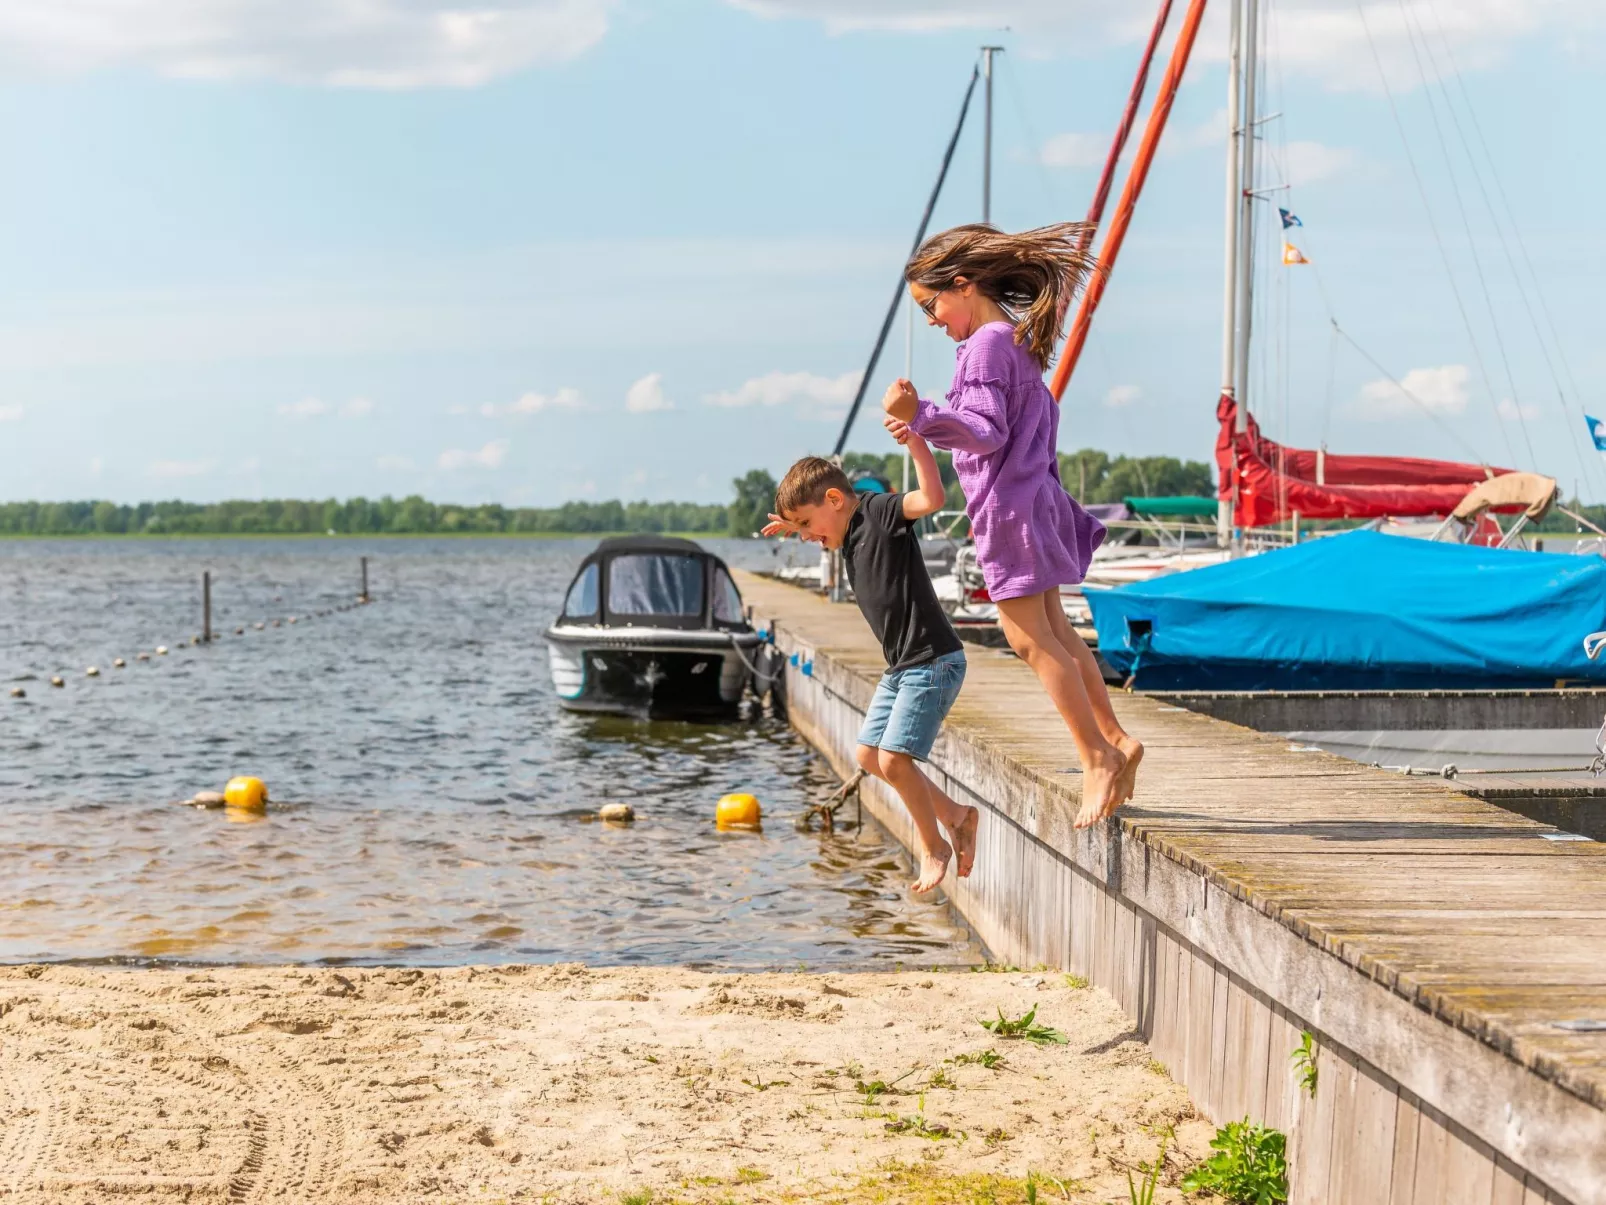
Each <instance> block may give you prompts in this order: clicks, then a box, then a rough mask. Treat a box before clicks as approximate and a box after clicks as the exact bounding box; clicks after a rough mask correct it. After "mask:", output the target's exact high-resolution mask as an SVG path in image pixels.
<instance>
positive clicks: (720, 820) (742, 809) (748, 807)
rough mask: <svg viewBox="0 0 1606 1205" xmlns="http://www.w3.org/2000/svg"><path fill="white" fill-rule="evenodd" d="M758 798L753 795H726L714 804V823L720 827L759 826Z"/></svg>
mask: <svg viewBox="0 0 1606 1205" xmlns="http://www.w3.org/2000/svg"><path fill="white" fill-rule="evenodd" d="M759 816H760V808H759V806H758V800H757V798H755V797H754V796H752V795H743V794H736V795H726V796H725V797H724V798H722V799H721V800H720V801H719V802H718V803H717V804H715V805H714V823H715V824H717V825H718V826H719V827H720V828H757V827H758V822H759Z"/></svg>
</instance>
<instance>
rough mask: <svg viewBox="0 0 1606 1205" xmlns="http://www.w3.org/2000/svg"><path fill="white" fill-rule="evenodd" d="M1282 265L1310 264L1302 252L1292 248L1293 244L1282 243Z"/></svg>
mask: <svg viewBox="0 0 1606 1205" xmlns="http://www.w3.org/2000/svg"><path fill="white" fill-rule="evenodd" d="M1283 263H1285V264H1308V263H1310V260H1308V259H1306V258H1305V253H1304V252H1303V251H1301V250H1300V249H1299V248H1298V247H1296V246H1294V244H1293V243H1284V244H1283Z"/></svg>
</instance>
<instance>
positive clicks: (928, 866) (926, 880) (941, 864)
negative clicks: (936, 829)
mask: <svg viewBox="0 0 1606 1205" xmlns="http://www.w3.org/2000/svg"><path fill="white" fill-rule="evenodd" d="M953 856H954V851H953V848H952V847H951V846H950V845H949V844H948V842H946V841H944V840H942V839H941V838H940V837H939V838H938V839H937V848H936V849H929V850H926V851H924V852H923V853H921V855H920V877H919V878H918V879H916V880H915V881H914V882H913V883H910V884H909V890H910V891H912V892H914V893H915V894H916V895H925V894H926V892H928V891H935V890H936V889H937V887H938V886H939V885H940V884H941V883H942V880H943V877H944V876H945V875H946V874H947V873H948V859H949V858H951V857H953Z"/></svg>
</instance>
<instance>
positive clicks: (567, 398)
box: [452, 386, 586, 418]
mask: <svg viewBox="0 0 1606 1205" xmlns="http://www.w3.org/2000/svg"><path fill="white" fill-rule="evenodd" d="M585 404H586V400H585V398H584V397H583V396H581V393H580V391H579V390H578V389H570V388H568V387H567V386H565V387H564V388H562V389H559V390H558V391H557V392H556V393H525V394H521V395H520V396H519V397H518V398H516V399H514V400H513V401H511V402H509V403H508V404H507V405H505V406H498V405H496V404H495V403H494V402H486V403H485V404H484V405H483V406H481V407H480V413H481V414H483V415H484V416H485V417H486V418H496V417H497V416H498V415H519V414H540V413H541V412H542V411H544V410H583V409H585ZM452 412H453V413H454V414H455V413H465V411H464V410H462V408H460V407H453V409H452Z"/></svg>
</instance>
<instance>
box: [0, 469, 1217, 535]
mask: <svg viewBox="0 0 1606 1205" xmlns="http://www.w3.org/2000/svg"><path fill="white" fill-rule="evenodd" d="M937 464H938V468H939V470H940V471H941V473H942V477H943V481H944V483H945V484H946V485H947V487H948V508H949V509H950V510H962V509H964V505H965V499H964V494H963V493H962V492H961V491H960V488H959V479H958V476H957V475H956V474H955V472H954V468H953V458H952V457H951V456H950V455H949V454H948V453H947V452H938V453H937ZM843 466H844V467H845V468H846V469H847V470H848V471H849V472H850V473H856V472H861V471H868V472H873V473H876V474H878V475H880V476H881V477H883V478H885V479H886V480H887V481H888V482H889V483H890V484H891V485H892V487H893V488H894V489H897V488H899V487H900V486H901V485H902V480H903V453H902V452H899V451H894V452H889V453H886V454H881V453H870V452H849V453H848V454H847V455H846V456H844V457H843ZM1060 480H1061V482H1062V483H1063V484H1064V486H1065V487H1066V489H1067V490H1068V491H1069V492H1070V493H1071V494H1072V496H1074V497H1078V498H1080V500H1081V501H1084V502H1115V501H1119V500H1120V499H1121V498H1124V497H1128V496H1130V495H1134V494H1146V495H1153V494H1209V493H1213V491H1214V488H1215V487H1214V485H1213V483H1212V481H1211V473H1210V468H1209V466H1207V465H1205V464H1203V463H1201V462H1199V461H1181V460H1177V459H1175V458H1174V457H1170V456H1146V457H1129V456H1111V455H1110V454H1109V453H1107V452H1101V451H1098V450H1096V449H1093V448H1084V449H1082V450H1081V451H1079V452H1071V453H1063V452H1062V453H1061V454H1060ZM732 486H733V488H734V495H735V496H734V497H733V499H732V501H731V502H730V503H729V504H728V505H722V504H719V503H700V502H645V501H638V502H624V501H621V500H618V499H613V500H609V501H604V502H578V501H577V502H565V503H564V504H563V505H561V506H555V507H509V506H502V505H499V504H497V503H486V504H482V505H476V506H469V505H460V504H456V503H449V502H430V501H429V500H427V499H425V498H422V497H420V496H418V495H417V494H412V495H409V496H407V497H405V498H393V497H390V496H388V495H387V496H385V497H383V498H378V499H370V498H349V499H347V500H346V501H344V502H342V501H339V500H337V499H334V498H329V499H325V500H323V501H316V500H310V501H309V500H297V499H289V498H286V499H275V498H268V499H261V500H234V501H228V502H182V501H176V500H175V501H167V502H140V503H137V504H127V503H117V502H106V501H84V502H6V503H0V534H3V535H29V536H77V535H102V536H111V535H153V536H154V535H322V534H326V533H329V532H334V533H335V534H337V535H453V534H503V535H538V534H570V535H603V534H616V533H631V534H636V533H643V534H645V533H656V532H686V533H689V534H694V535H695V534H702V535H709V536H714V535H726V534H729V535H736V536H746V535H752V534H753V533H755V532H757V531H758V530H759V528H761V527H762V526H763V525H764V522H765V519H766V518H767V516H768V515H769V512H770V510H771V508H772V507H773V506H774V504H775V486H776V481H775V478H774V477H773V476H772V475H771V474H770V473H769V471H768V470H766V469H752V470H750V471H749V472H747V473H746V474H744V475H743V476H742V477H739V478H737V479H736V480H735V481H734V482H732Z"/></svg>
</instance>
